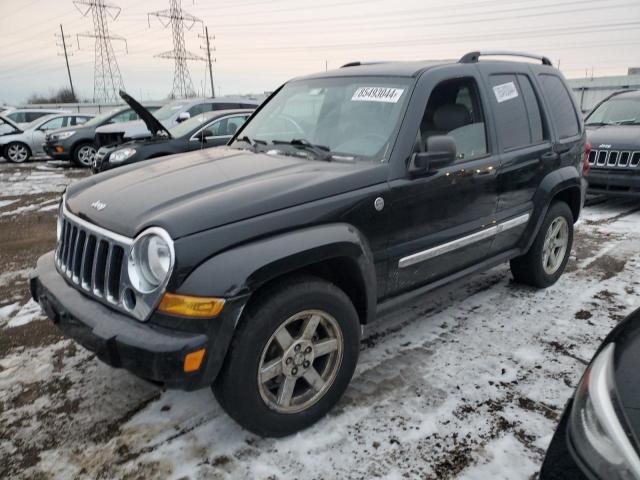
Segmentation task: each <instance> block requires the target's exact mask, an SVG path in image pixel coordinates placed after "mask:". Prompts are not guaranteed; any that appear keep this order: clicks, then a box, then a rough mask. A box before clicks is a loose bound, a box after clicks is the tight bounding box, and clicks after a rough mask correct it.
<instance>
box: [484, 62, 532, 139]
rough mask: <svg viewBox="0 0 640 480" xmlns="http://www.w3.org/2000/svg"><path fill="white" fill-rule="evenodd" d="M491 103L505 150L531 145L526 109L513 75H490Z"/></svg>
mask: <svg viewBox="0 0 640 480" xmlns="http://www.w3.org/2000/svg"><path fill="white" fill-rule="evenodd" d="M489 78H490V82H491V99H492V100H491V101H492V102H493V110H494V112H495V117H496V127H497V128H498V134H499V135H500V137H501V138H502V145H503V147H504V149H505V150H510V149H513V148H518V147H526V146H527V145H531V143H532V141H531V131H530V130H529V119H528V115H527V107H526V106H525V103H524V96H523V94H522V90H521V89H520V86H519V85H518V79H517V78H516V76H515V75H504V74H502V75H491V76H490V77H489Z"/></svg>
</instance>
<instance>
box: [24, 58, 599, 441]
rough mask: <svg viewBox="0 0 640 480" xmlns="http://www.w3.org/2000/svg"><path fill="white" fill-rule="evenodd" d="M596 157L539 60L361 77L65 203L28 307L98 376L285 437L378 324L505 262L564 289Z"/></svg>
mask: <svg viewBox="0 0 640 480" xmlns="http://www.w3.org/2000/svg"><path fill="white" fill-rule="evenodd" d="M482 55H493V56H496V55H501V56H503V57H504V56H506V55H520V56H524V57H530V59H535V60H536V63H534V62H532V61H529V62H514V61H504V60H503V61H500V60H497V59H494V60H490V59H482V60H481V61H479V57H480V56H482ZM585 145H586V143H585V133H584V128H583V125H582V122H581V119H580V116H579V114H578V109H577V108H576V105H575V104H574V101H573V99H572V97H571V94H570V93H569V89H568V88H567V86H566V84H565V81H564V79H563V77H562V75H561V74H560V73H559V72H558V70H556V69H555V68H553V67H552V66H551V63H550V62H549V60H548V59H547V58H545V57H538V56H535V55H528V54H515V53H511V52H473V53H470V54H467V55H465V56H464V57H463V58H462V59H461V60H460V61H458V62H452V61H448V62H406V63H405V62H403V63H379V64H360V63H353V64H348V65H346V66H344V67H343V68H341V69H338V70H335V71H329V72H324V73H320V74H317V75H310V76H306V77H301V78H297V79H294V80H292V81H290V82H287V83H286V84H284V85H283V86H282V87H280V88H279V89H278V90H277V91H276V92H275V93H274V94H273V95H272V96H271V97H270V98H269V99H268V100H267V101H266V102H265V103H264V104H263V105H262V106H261V107H260V108H259V109H258V110H257V111H256V112H255V113H254V114H253V115H252V116H251V118H250V119H249V120H248V122H247V123H246V124H245V125H244V126H243V127H242V128H241V129H240V130H239V131H238V132H237V133H236V135H235V136H234V137H233V138H232V139H231V141H230V142H229V144H228V146H226V147H221V148H216V149H209V150H203V151H197V152H192V153H186V154H180V155H175V156H169V157H166V158H164V159H156V160H153V161H152V162H142V163H139V164H135V165H131V166H126V167H123V168H120V169H117V170H114V171H111V172H105V173H102V174H99V175H95V176H93V177H91V178H87V179H84V180H82V181H79V182H77V183H75V184H73V185H71V186H70V187H69V188H68V190H67V192H66V194H65V195H64V197H63V199H62V203H61V205H60V214H59V221H58V243H57V247H56V249H55V251H53V252H50V253H48V254H46V255H44V256H43V257H41V258H40V259H39V260H38V265H37V269H36V271H35V272H34V273H33V275H32V278H31V291H32V295H33V297H34V298H35V299H36V300H37V301H38V302H39V303H40V304H41V305H42V307H43V309H44V310H45V312H46V313H47V315H48V316H49V317H50V318H51V319H52V320H53V322H55V324H56V325H58V327H59V328H60V329H61V330H62V331H63V332H64V333H65V334H66V335H68V336H69V337H71V338H73V339H75V340H76V341H78V342H79V343H80V344H82V345H84V346H85V347H86V348H88V349H89V350H92V351H94V352H95V353H96V354H97V356H98V358H100V359H101V360H103V361H104V362H106V363H108V364H110V365H113V366H114V367H123V368H126V369H127V370H130V371H131V372H133V373H135V374H136V375H138V376H140V377H142V378H145V379H149V380H151V381H155V382H161V383H163V384H164V385H166V386H168V387H173V388H181V389H185V390H192V389H196V388H200V387H206V386H212V388H213V391H214V393H215V395H216V397H217V399H218V400H219V402H220V404H221V405H222V406H223V408H224V409H225V410H226V411H227V412H228V413H229V415H231V416H232V417H233V418H234V419H235V420H236V421H237V422H238V423H240V424H241V425H243V426H244V427H246V428H247V429H249V430H251V431H253V432H255V433H257V434H260V435H265V436H282V435H287V434H290V433H292V432H295V431H297V430H300V429H302V428H305V427H307V426H309V425H311V424H312V423H314V422H316V421H317V420H318V419H320V418H321V417H322V416H323V415H325V414H326V413H327V411H329V410H330V409H331V407H332V406H333V405H334V404H335V403H336V402H337V401H338V400H339V399H340V397H341V395H342V394H343V392H344V391H345V389H346V388H347V386H348V384H349V381H350V379H351V376H352V375H353V372H354V368H355V366H356V362H357V359H358V352H359V348H360V334H361V328H362V325H363V324H367V323H368V322H371V321H372V320H373V319H374V318H375V317H376V313H378V314H379V313H380V312H382V311H389V310H390V309H393V308H395V307H396V306H397V305H399V304H400V303H401V302H406V301H408V300H410V299H413V298H415V297H416V296H419V295H421V294H423V293H424V292H426V291H427V290H429V289H433V288H435V287H437V286H440V285H443V284H445V283H446V282H450V281H452V280H454V279H457V278H460V277H462V276H464V275H468V274H470V273H473V272H476V271H479V270H482V269H487V268H490V267H492V266H495V265H497V264H500V263H502V262H506V261H510V262H511V270H512V272H513V275H514V277H515V279H516V280H517V281H519V282H523V283H526V284H529V285H534V286H537V287H547V286H549V285H552V284H553V283H554V282H555V281H556V280H558V278H559V276H560V275H561V274H562V272H563V270H564V268H565V265H566V263H567V259H568V257H569V252H570V250H571V246H572V241H573V225H574V223H575V221H576V220H577V218H578V215H579V214H580V210H581V207H582V205H583V199H584V191H585V180H584V176H583V170H584V169H585V166H586V165H587V158H586V156H585V154H586V152H585Z"/></svg>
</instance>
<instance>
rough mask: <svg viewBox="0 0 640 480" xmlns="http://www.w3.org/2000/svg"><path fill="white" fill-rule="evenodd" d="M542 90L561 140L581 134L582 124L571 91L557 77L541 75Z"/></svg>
mask: <svg viewBox="0 0 640 480" xmlns="http://www.w3.org/2000/svg"><path fill="white" fill-rule="evenodd" d="M538 78H539V79H540V84H541V85H542V90H543V92H544V94H545V95H546V97H547V102H548V104H549V109H550V113H551V117H552V118H553V123H554V124H555V126H556V129H557V130H558V136H559V137H560V138H569V137H574V136H576V135H578V134H579V133H580V123H579V121H578V114H577V113H576V110H575V107H574V104H573V101H572V100H571V96H570V94H569V91H568V90H567V88H566V87H565V85H564V83H563V82H562V80H560V78H559V77H557V76H555V75H549V74H540V75H539V77H538Z"/></svg>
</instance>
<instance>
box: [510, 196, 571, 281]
mask: <svg viewBox="0 0 640 480" xmlns="http://www.w3.org/2000/svg"><path fill="white" fill-rule="evenodd" d="M572 245H573V213H572V212H571V209H570V208H569V205H567V204H566V203H565V202H561V201H557V202H554V203H553V204H551V207H549V210H548V212H547V215H546V216H545V219H544V222H542V226H541V227H540V231H539V232H538V235H537V236H536V239H535V240H534V242H533V245H532V246H531V249H530V250H529V251H528V252H527V254H526V255H523V256H521V257H518V258H514V259H513V260H511V272H512V273H513V277H514V278H515V280H516V281H518V282H520V283H526V284H527V285H532V286H534V287H540V288H546V287H549V286H551V285H553V284H554V283H556V282H557V281H558V278H560V276H561V275H562V273H563V272H564V269H565V267H566V265H567V262H568V261H569V255H570V253H571V246H572Z"/></svg>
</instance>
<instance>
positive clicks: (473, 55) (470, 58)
mask: <svg viewBox="0 0 640 480" xmlns="http://www.w3.org/2000/svg"><path fill="white" fill-rule="evenodd" d="M485 55H491V56H494V55H498V56H505V57H525V58H534V59H536V60H540V61H541V62H542V64H543V65H551V60H549V59H548V58H547V57H544V56H542V55H536V54H535V53H526V52H512V51H509V50H482V51H477V52H469V53H467V54H466V55H464V56H463V57H462V58H461V59H460V60H459V61H458V62H459V63H477V62H478V60H479V58H480V56H485Z"/></svg>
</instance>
